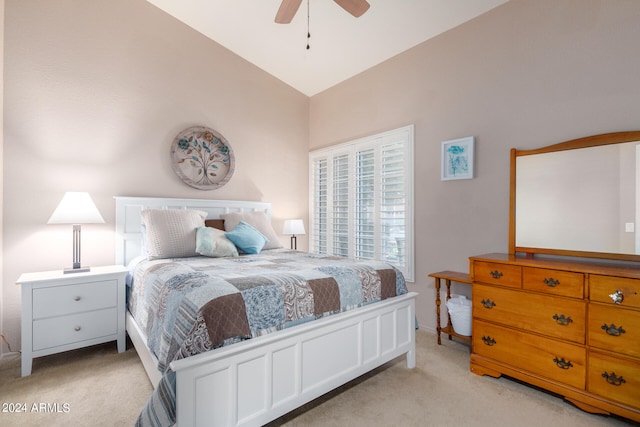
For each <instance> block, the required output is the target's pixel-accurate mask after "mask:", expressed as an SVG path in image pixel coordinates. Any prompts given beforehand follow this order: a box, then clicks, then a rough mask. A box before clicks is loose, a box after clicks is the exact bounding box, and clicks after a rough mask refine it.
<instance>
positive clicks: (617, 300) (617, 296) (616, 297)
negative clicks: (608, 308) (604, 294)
mask: <svg viewBox="0 0 640 427" xmlns="http://www.w3.org/2000/svg"><path fill="white" fill-rule="evenodd" d="M609 298H611V301H613V303H614V304H622V301H624V294H623V293H622V292H621V291H620V290H619V289H618V290H616V291H615V292H614V293H612V294H610V295H609Z"/></svg>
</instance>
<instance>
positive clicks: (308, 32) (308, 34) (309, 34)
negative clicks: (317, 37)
mask: <svg viewBox="0 0 640 427" xmlns="http://www.w3.org/2000/svg"><path fill="white" fill-rule="evenodd" d="M309 15H310V12H309V0H307V50H309V49H311V46H310V45H309V41H310V40H311V32H310V31H311V30H309Z"/></svg>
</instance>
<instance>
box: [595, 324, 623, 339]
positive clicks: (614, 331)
mask: <svg viewBox="0 0 640 427" xmlns="http://www.w3.org/2000/svg"><path fill="white" fill-rule="evenodd" d="M601 328H602V330H603V331H605V332H606V333H607V335H611V336H612V337H619V336H620V335H622V334H624V333H625V332H626V331H625V330H624V329H622V326H620V327H619V328H616V325H615V323H612V324H611V326H608V325H607V324H606V323H605V324H604V325H602V326H601Z"/></svg>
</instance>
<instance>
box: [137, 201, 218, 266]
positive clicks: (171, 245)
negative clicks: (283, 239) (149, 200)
mask: <svg viewBox="0 0 640 427" xmlns="http://www.w3.org/2000/svg"><path fill="white" fill-rule="evenodd" d="M140 216H141V217H142V224H143V225H144V227H145V229H146V231H147V251H148V258H149V259H159V258H184V257H190V256H198V253H197V252H196V229H197V228H198V227H204V219H205V218H206V217H207V213H206V212H204V211H199V210H189V209H146V210H143V211H142V212H140Z"/></svg>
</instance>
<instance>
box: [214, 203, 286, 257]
mask: <svg viewBox="0 0 640 427" xmlns="http://www.w3.org/2000/svg"><path fill="white" fill-rule="evenodd" d="M220 218H222V219H224V229H225V230H226V231H233V229H234V228H236V226H237V225H238V224H239V223H240V221H244V222H246V223H247V224H249V225H251V226H252V227H253V228H255V229H256V230H258V231H259V232H260V233H261V234H262V235H263V236H264V237H266V238H267V240H268V242H267V243H266V244H265V245H264V248H262V249H275V248H281V247H282V244H281V243H280V239H279V238H278V234H276V232H275V230H274V229H273V227H272V226H271V222H270V221H269V218H268V217H267V214H266V213H264V212H261V211H259V212H233V213H228V214H222V215H220Z"/></svg>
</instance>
